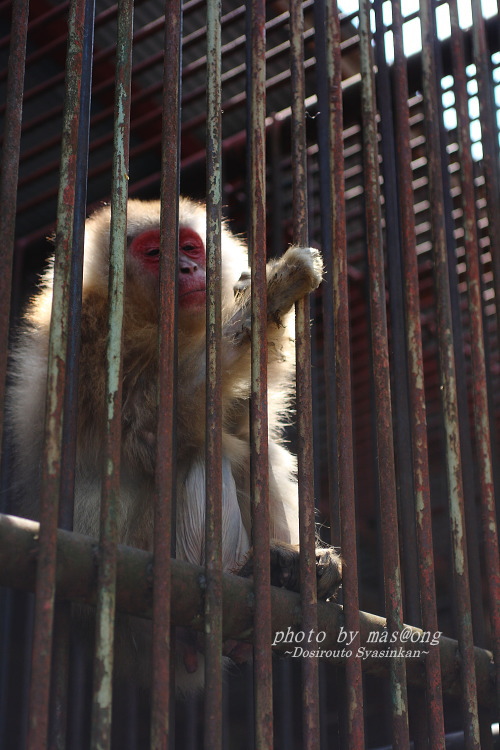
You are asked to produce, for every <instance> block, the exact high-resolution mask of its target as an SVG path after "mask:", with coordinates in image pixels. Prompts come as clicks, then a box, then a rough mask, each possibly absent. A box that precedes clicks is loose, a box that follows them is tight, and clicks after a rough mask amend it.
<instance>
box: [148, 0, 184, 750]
mask: <svg viewBox="0 0 500 750" xmlns="http://www.w3.org/2000/svg"><path fill="white" fill-rule="evenodd" d="M181 43H182V6H181V2H180V0H168V2H167V7H166V11H165V57H164V68H163V130H162V164H161V226H160V243H161V252H160V319H159V372H158V382H159V383H161V384H162V387H161V388H159V389H158V390H159V392H158V441H157V444H158V449H157V455H156V498H155V515H154V559H155V565H154V582H153V591H154V600H153V644H152V648H153V659H152V664H153V690H152V708H151V747H152V749H153V750H167V748H168V747H169V742H170V738H171V737H172V736H173V731H174V721H173V716H172V717H171V716H170V714H169V705H170V703H171V702H172V703H173V696H172V695H171V690H170V679H169V673H170V671H171V664H172V641H171V631H170V596H171V578H170V557H171V555H172V556H173V555H175V523H176V512H175V487H176V474H175V465H176V453H175V446H176V398H177V397H176V393H177V278H178V274H179V271H178V265H179V259H178V245H179V239H178V238H179V180H180V171H179V156H180V154H179V150H180V102H181ZM172 674H173V670H172ZM171 719H172V720H171Z"/></svg>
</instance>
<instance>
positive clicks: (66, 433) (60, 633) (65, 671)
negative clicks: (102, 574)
mask: <svg viewBox="0 0 500 750" xmlns="http://www.w3.org/2000/svg"><path fill="white" fill-rule="evenodd" d="M94 18H95V0H86V2H85V26H84V39H83V49H82V82H81V94H80V121H79V126H78V152H77V157H76V167H75V170H76V174H75V179H76V185H75V212H74V216H73V244H72V252H71V270H70V299H71V304H70V307H69V317H68V348H67V354H66V361H67V373H66V384H65V385H66V390H65V397H64V420H63V436H62V447H61V489H60V492H61V497H60V503H59V523H58V525H59V528H63V529H68V530H72V529H73V513H74V494H75V466H76V443H77V418H78V374H79V354H80V325H81V305H82V275H83V245H84V233H85V217H86V209H87V171H88V159H89V133H90V103H91V91H92V61H93V51H94ZM54 618H55V619H54V655H53V660H52V669H53V689H52V695H51V710H50V713H51V722H50V723H49V746H50V747H51V748H57V749H58V750H63V748H65V747H66V730H67V695H68V676H69V647H70V644H69V640H70V628H71V605H70V604H69V603H68V602H59V603H58V604H56V607H55V614H54Z"/></svg>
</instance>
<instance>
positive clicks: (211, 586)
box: [203, 0, 222, 750]
mask: <svg viewBox="0 0 500 750" xmlns="http://www.w3.org/2000/svg"><path fill="white" fill-rule="evenodd" d="M221 86H222V84H221V0H208V2H207V187H206V192H207V247H206V252H207V323H206V342H207V344H206V346H207V352H206V363H207V382H206V409H207V412H206V438H205V440H206V445H205V449H206V452H205V470H206V517H205V570H206V594H205V700H204V729H203V731H204V739H203V741H204V747H205V750H217V748H220V747H221V746H222V500H221V498H222V382H221V372H222V369H221V331H222V322H221V218H222V176H221V154H222V149H221V138H222V110H221Z"/></svg>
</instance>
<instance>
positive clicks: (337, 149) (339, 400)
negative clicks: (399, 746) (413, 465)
mask: <svg viewBox="0 0 500 750" xmlns="http://www.w3.org/2000/svg"><path fill="white" fill-rule="evenodd" d="M325 27H326V59H327V76H328V94H329V108H328V128H329V150H328V155H327V162H328V171H329V179H330V213H331V227H330V231H331V236H330V242H329V258H328V264H329V266H330V267H331V269H332V272H331V276H332V288H331V290H330V293H331V294H332V305H333V334H334V337H335V338H334V350H333V352H330V354H329V356H330V357H332V355H334V357H335V359H334V370H335V402H334V403H332V408H335V409H336V419H337V466H336V472H337V481H338V490H337V492H338V496H339V505H340V536H341V543H342V556H343V559H344V560H345V565H344V566H343V573H342V575H343V592H344V617H345V627H346V629H347V630H349V631H352V632H354V633H357V634H358V635H356V637H355V639H354V641H353V647H356V648H357V647H358V646H359V644H360V641H359V632H360V619H359V595H358V560H357V548H356V512H355V511H356V508H355V492H354V452H353V424H352V393H351V341H350V323H349V290H348V270H347V243H346V215H345V185H344V170H343V166H344V146H343V106H342V105H343V102H342V83H341V81H342V67H341V54H340V21H339V15H338V8H337V3H336V0H326V3H325ZM327 268H328V266H327ZM325 366H326V367H327V368H331V367H332V361H331V359H330V361H328V360H327V361H326V362H325ZM330 398H331V399H333V394H332V395H331V396H330ZM345 666H346V687H347V690H346V693H347V742H348V746H349V748H351V749H352V750H362V748H364V746H365V736H364V716H363V681H362V674H361V667H362V665H361V663H360V660H359V659H357V658H355V657H354V656H352V657H351V658H348V659H347V660H346V665H345Z"/></svg>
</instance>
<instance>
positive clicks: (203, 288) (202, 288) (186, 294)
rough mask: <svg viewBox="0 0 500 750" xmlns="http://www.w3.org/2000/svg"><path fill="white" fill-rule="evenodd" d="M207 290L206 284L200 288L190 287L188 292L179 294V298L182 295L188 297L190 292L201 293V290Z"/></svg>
mask: <svg viewBox="0 0 500 750" xmlns="http://www.w3.org/2000/svg"><path fill="white" fill-rule="evenodd" d="M206 291H207V288H206V287H205V286H201V287H200V288H199V289H189V290H188V291H187V292H182V294H179V299H181V298H182V297H188V296H189V295H190V294H199V293H200V292H203V294H205V293H206Z"/></svg>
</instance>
